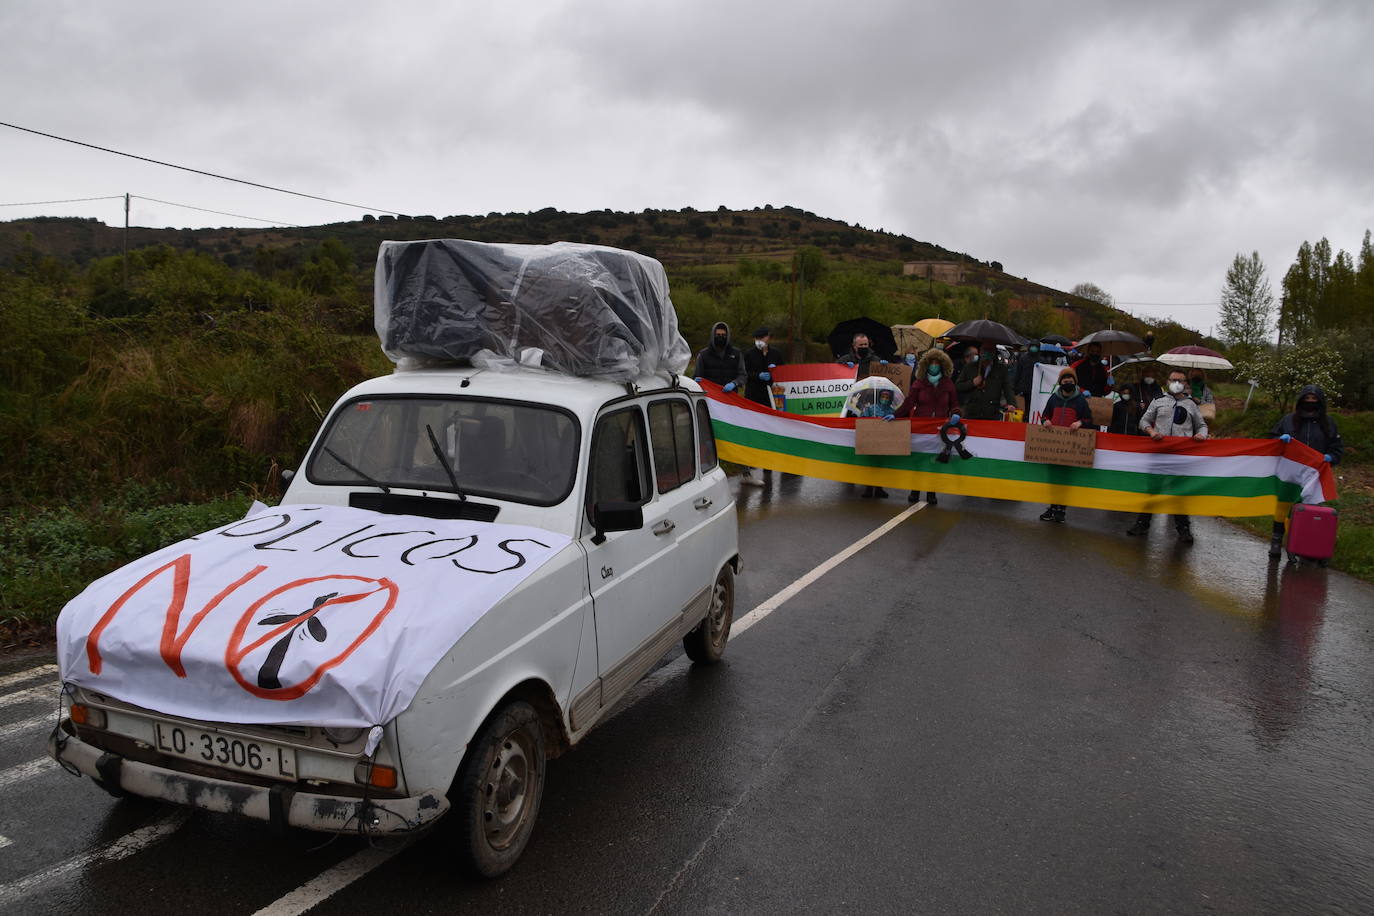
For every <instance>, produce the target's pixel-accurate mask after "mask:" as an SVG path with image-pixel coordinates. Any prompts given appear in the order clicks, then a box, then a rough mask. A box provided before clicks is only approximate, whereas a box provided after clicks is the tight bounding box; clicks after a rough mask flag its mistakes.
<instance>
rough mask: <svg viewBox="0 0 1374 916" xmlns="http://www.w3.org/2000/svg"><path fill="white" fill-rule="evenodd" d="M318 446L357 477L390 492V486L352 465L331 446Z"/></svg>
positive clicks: (384, 491) (385, 491)
mask: <svg viewBox="0 0 1374 916" xmlns="http://www.w3.org/2000/svg"><path fill="white" fill-rule="evenodd" d="M320 447H321V448H322V449H324V451H325V454H327V455H328V456H329V457H330V458H333V459H334V460H335V461H337V462H339V464H341V465H343V466H344V467H346V468H348V469H349V470H350V471H352V472H353V473H354V474H357V475H358V476H359V477H361V478H362V479H363V480H364V482H366V483H370V484H372V485H373V486H374V487H380V488H381V491H382V492H383V493H390V492H391V487H388V486H387V485H386V484H384V483H382V482H381V481H380V480H377V479H376V478H375V477H372V476H371V475H369V474H368V473H367V472H366V471H364V470H362V469H361V468H358V467H355V466H354V465H352V464H350V463H349V461H348V459H346V458H344V456H343V455H340V454H339V453H338V452H336V451H334V450H333V449H332V448H330V447H329V446H327V445H322V446H320Z"/></svg>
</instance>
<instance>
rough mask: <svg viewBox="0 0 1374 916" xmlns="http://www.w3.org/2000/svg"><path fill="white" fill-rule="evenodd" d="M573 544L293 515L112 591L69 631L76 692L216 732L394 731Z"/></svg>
mask: <svg viewBox="0 0 1374 916" xmlns="http://www.w3.org/2000/svg"><path fill="white" fill-rule="evenodd" d="M570 541H571V539H570V538H569V537H567V536H566V535H561V534H555V533H553V532H551V531H544V530H542V529H539V528H529V527H525V526H519V525H498V524H491V523H487V522H475V521H466V520H461V521H459V520H448V519H432V518H421V517H418V516H413V515H384V514H381V513H378V512H370V511H367V510H363V509H349V508H343V507H339V506H282V507H279V508H276V509H265V510H262V511H259V512H256V513H253V514H250V515H249V516H247V517H246V518H244V519H241V520H240V521H237V522H234V523H232V524H229V525H225V526H223V527H221V528H217V529H215V530H213V531H209V532H206V533H205V534H201V535H197V536H196V537H193V538H189V539H187V540H185V541H181V542H180V543H177V544H173V545H172V546H170V547H167V548H164V549H163V550H159V551H157V552H156V553H152V554H149V555H148V556H146V557H143V558H142V559H140V560H137V561H135V562H133V563H130V564H129V565H128V566H125V567H124V568H122V569H119V570H116V571H115V572H113V573H111V574H110V575H108V576H105V577H103V578H101V579H98V580H96V581H95V582H93V583H92V584H91V585H90V586H88V587H87V588H86V590H85V591H83V592H82V593H81V594H80V595H78V596H77V597H75V598H73V599H72V600H71V601H70V602H69V603H68V604H67V606H66V607H65V608H63V610H62V614H61V616H60V617H58V620H57V653H58V665H59V667H60V669H61V674H62V678H63V680H64V681H70V682H74V683H76V684H80V685H81V686H83V687H89V688H91V689H92V690H96V691H99V692H101V693H106V694H109V695H110V696H113V697H116V698H118V699H121V700H124V701H125V702H128V703H133V704H135V705H138V706H142V707H145V708H148V709H153V710H156V711H159V712H163V713H167V714H170V715H176V716H184V717H187V718H191V719H201V720H209V721H213V722H242V723H259V724H272V723H275V724H311V725H333V726H361V727H365V726H369V725H381V724H384V723H386V722H388V721H390V720H391V719H392V718H394V717H395V716H396V715H397V714H398V713H400V712H401V711H402V710H404V709H405V708H406V707H407V706H408V705H409V704H410V701H411V700H412V699H413V698H414V696H415V692H416V690H417V689H418V688H419V686H420V683H421V682H422V681H423V680H424V679H425V676H426V675H428V674H429V672H430V670H431V669H432V668H433V667H434V666H435V665H436V664H437V663H438V662H439V660H440V659H441V658H443V656H444V655H445V654H446V653H447V652H448V650H449V649H450V648H451V647H452V646H453V644H454V643H455V642H457V641H458V638H459V637H461V636H462V635H463V634H464V633H465V632H467V630H468V629H469V628H470V627H471V626H472V625H473V624H474V623H475V622H476V621H477V620H478V619H479V618H481V616H482V615H483V614H485V613H486V612H487V611H488V610H490V609H491V608H492V607H494V606H495V605H496V604H497V602H499V601H500V600H501V599H502V598H504V597H505V596H506V595H507V594H509V593H510V592H511V590H512V589H514V588H515V587H516V586H517V585H519V584H520V583H521V582H523V581H524V580H525V579H526V577H528V576H529V575H530V574H531V573H532V572H534V571H535V570H536V569H538V568H539V567H540V566H542V565H544V564H545V563H547V562H548V561H549V560H550V559H552V558H553V557H554V556H555V555H556V554H557V553H558V552H559V551H561V550H563V549H565V548H567V546H568V544H569V542H570Z"/></svg>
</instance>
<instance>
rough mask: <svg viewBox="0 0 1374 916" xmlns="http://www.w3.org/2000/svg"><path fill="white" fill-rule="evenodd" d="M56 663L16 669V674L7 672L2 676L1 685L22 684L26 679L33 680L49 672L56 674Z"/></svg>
mask: <svg viewBox="0 0 1374 916" xmlns="http://www.w3.org/2000/svg"><path fill="white" fill-rule="evenodd" d="M56 673H57V666H56V665H39V666H38V667H37V668H25V669H24V670H23V671H16V672H15V673H14V674H7V675H5V676H4V677H0V687H8V686H9V685H11V684H21V683H23V682H24V681H31V680H33V679H34V678H36V677H43V676H44V675H48V674H56Z"/></svg>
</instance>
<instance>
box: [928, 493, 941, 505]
mask: <svg viewBox="0 0 1374 916" xmlns="http://www.w3.org/2000/svg"><path fill="white" fill-rule="evenodd" d="M926 505H929V506H938V505H940V497H938V496H936V495H935V494H934V493H927V494H926Z"/></svg>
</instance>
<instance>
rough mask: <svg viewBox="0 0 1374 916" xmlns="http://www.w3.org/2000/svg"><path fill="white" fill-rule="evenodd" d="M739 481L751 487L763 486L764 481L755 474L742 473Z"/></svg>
mask: <svg viewBox="0 0 1374 916" xmlns="http://www.w3.org/2000/svg"><path fill="white" fill-rule="evenodd" d="M739 482H740V483H742V484H746V485H748V486H751V487H761V486H763V481H762V480H760V479H759V478H757V477H755V476H754V475H753V474H741V475H740V477H739Z"/></svg>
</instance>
